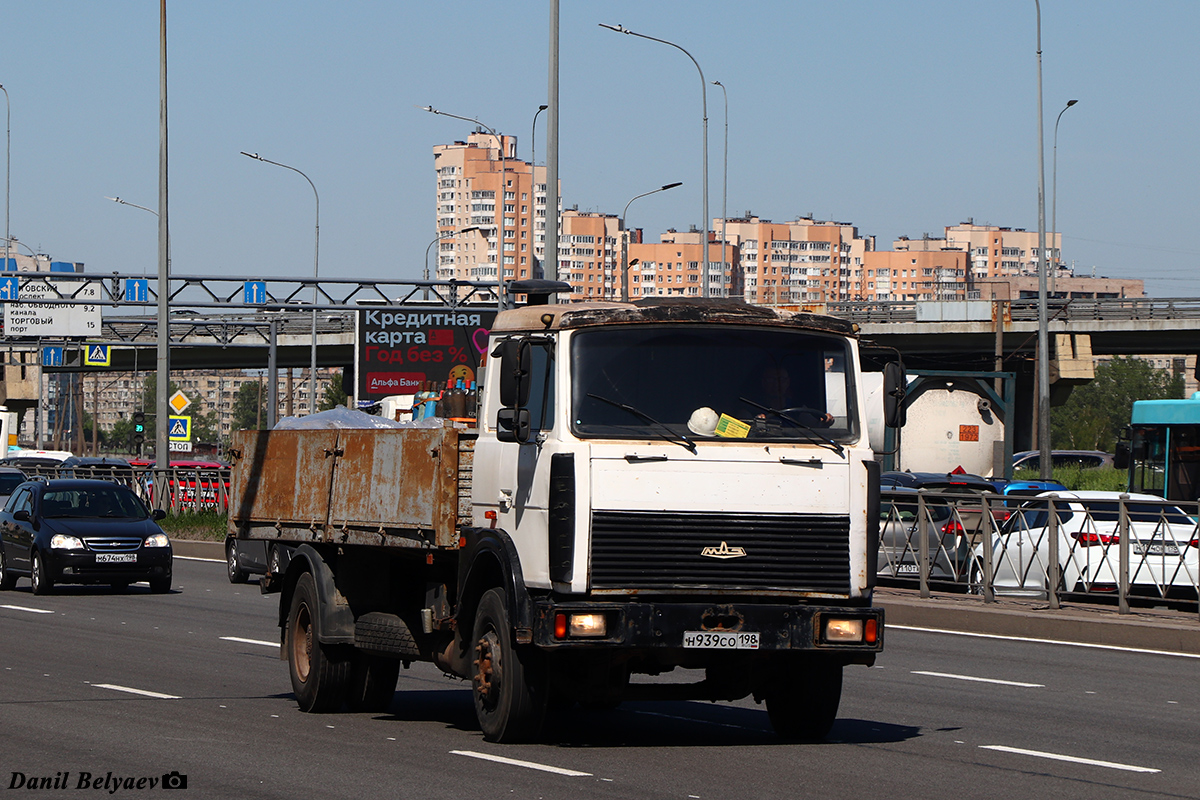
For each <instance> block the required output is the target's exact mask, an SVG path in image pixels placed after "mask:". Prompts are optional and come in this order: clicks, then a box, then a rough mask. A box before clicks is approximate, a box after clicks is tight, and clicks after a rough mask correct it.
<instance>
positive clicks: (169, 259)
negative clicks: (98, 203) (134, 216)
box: [104, 195, 171, 274]
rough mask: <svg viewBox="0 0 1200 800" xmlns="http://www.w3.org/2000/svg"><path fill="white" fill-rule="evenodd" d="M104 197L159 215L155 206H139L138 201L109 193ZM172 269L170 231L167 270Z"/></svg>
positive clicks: (143, 271)
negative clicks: (123, 198)
mask: <svg viewBox="0 0 1200 800" xmlns="http://www.w3.org/2000/svg"><path fill="white" fill-rule="evenodd" d="M104 199H105V200H112V201H113V202H114V203H120V204H121V205H123V206H130V207H132V208H140V209H141V210H142V211H149V212H150V213H151V214H153V215H154V216H156V217H157V216H158V212H157V211H155V210H154V209H153V208H146V207H145V206H139V205H138V204H137V203H131V202H129V201H128V200H122V199H121V198H120V197H109V196H108V195H105V196H104ZM170 269H171V235H170V233H168V234H167V270H168V271H170ZM142 273H143V274H145V270H142Z"/></svg>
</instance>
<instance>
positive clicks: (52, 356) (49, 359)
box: [42, 347, 63, 367]
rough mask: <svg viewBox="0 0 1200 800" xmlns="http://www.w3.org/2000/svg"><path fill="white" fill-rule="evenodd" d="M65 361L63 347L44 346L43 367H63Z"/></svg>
mask: <svg viewBox="0 0 1200 800" xmlns="http://www.w3.org/2000/svg"><path fill="white" fill-rule="evenodd" d="M62 363H63V349H62V348H61V347H43V348H42V366H43V367H61V366H62Z"/></svg>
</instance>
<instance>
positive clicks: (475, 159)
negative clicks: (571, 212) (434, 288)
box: [431, 131, 561, 281]
mask: <svg viewBox="0 0 1200 800" xmlns="http://www.w3.org/2000/svg"><path fill="white" fill-rule="evenodd" d="M433 165H434V171H435V175H436V198H437V203H436V218H437V235H438V239H437V240H435V242H433V243H432V246H434V247H435V248H436V250H437V269H436V272H435V273H434V275H432V276H431V277H436V279H437V280H450V279H452V278H453V279H456V280H468V281H495V280H497V279H498V276H499V274H500V273H499V267H498V266H497V265H498V263H502V264H503V266H504V277H505V279H514V278H515V279H518V280H519V279H521V278H533V277H539V276H540V268H539V267H540V264H541V261H542V259H543V258H544V257H545V247H546V168H545V167H544V166H535V165H532V164H530V163H529V162H528V161H522V160H521V159H519V158H517V139H516V137H515V136H500V137H496V136H493V135H492V134H490V133H482V132H480V131H475V132H474V133H472V134H471V135H470V136H468V137H467V139H466V141H456V142H454V143H453V144H448V145H435V146H434V148H433ZM560 196H561V193H560ZM498 197H500V203H501V205H502V214H501V216H502V218H503V226H502V227H503V229H504V237H503V241H502V242H500V243H499V246H498V239H499V237H498V235H497V234H498V233H499V227H500V226H498V225H497V218H496V202H497V198H498ZM467 228H473V229H474V230H470V231H467V232H465V233H458V231H462V230H464V229H467Z"/></svg>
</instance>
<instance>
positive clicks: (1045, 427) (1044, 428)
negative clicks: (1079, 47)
mask: <svg viewBox="0 0 1200 800" xmlns="http://www.w3.org/2000/svg"><path fill="white" fill-rule="evenodd" d="M1033 2H1034V6H1035V7H1036V9H1037V80H1038V89H1037V103H1038V111H1037V122H1038V338H1037V343H1038V347H1037V388H1038V391H1037V394H1038V397H1037V412H1038V425H1037V428H1038V430H1037V433H1038V450H1039V451H1040V457H1039V458H1038V461H1039V462H1040V464H1041V478H1042V480H1044V481H1048V480H1050V350H1049V347H1050V341H1049V340H1050V335H1049V332H1048V324H1049V323H1048V322H1047V319H1046V152H1045V151H1046V137H1045V128H1044V126H1043V125H1042V4H1041V2H1040V0H1033ZM1053 596H1054V593H1053V592H1051V597H1053Z"/></svg>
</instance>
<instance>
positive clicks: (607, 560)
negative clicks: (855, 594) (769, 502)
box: [591, 511, 850, 594]
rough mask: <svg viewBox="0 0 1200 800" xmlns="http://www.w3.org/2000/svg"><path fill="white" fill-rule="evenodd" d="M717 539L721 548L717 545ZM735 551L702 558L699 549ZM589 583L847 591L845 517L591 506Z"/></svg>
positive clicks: (621, 586) (607, 586) (847, 528)
mask: <svg viewBox="0 0 1200 800" xmlns="http://www.w3.org/2000/svg"><path fill="white" fill-rule="evenodd" d="M722 543H724V546H722ZM705 548H712V550H710V553H711V552H713V551H716V553H717V554H721V555H726V556H728V555H731V553H737V552H739V551H738V548H741V550H744V551H745V553H746V555H745V556H740V557H725V558H720V557H713V556H711V555H710V556H702V555H701V551H703V550H704V549H705ZM591 567H592V588H593V589H638V590H645V589H649V590H659V591H671V590H676V589H692V588H716V589H746V590H753V591H762V590H765V589H780V590H786V591H802V592H822V593H831V594H848V593H849V592H850V520H849V518H848V517H828V516H802V515H791V514H718V513H676V512H672V513H664V512H657V511H597V512H594V513H593V514H592V564H591Z"/></svg>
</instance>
